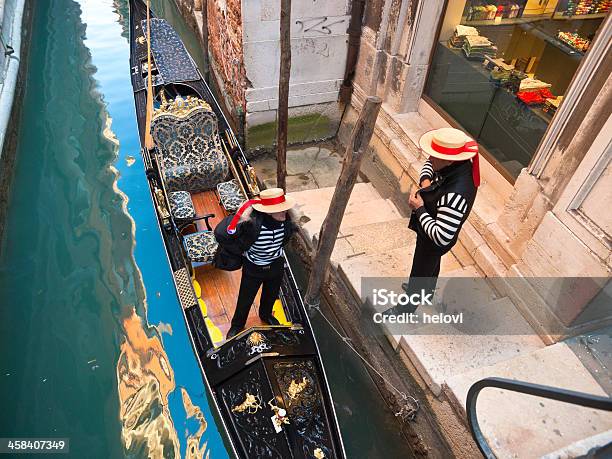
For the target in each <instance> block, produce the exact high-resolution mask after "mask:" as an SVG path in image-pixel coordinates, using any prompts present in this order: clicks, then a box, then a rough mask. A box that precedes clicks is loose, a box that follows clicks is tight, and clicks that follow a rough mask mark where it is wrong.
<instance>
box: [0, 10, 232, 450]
mask: <svg viewBox="0 0 612 459" xmlns="http://www.w3.org/2000/svg"><path fill="white" fill-rule="evenodd" d="M32 4H33V33H32V40H31V44H30V53H29V74H28V77H27V83H26V91H25V97H24V100H23V101H20V102H21V103H22V104H23V111H22V118H21V120H20V121H19V143H18V147H17V154H16V167H15V175H14V179H13V188H12V195H11V199H10V203H9V209H8V218H7V230H6V232H5V238H4V240H3V241H2V252H1V256H0V305H1V306H0V307H1V309H0V311H1V312H0V314H1V320H0V349H1V354H0V394H1V397H2V408H1V413H0V416H1V419H0V437H12V436H19V437H65V438H69V439H70V450H71V454H70V455H71V456H72V457H78V458H110V457H112V458H115V457H118V458H119V457H147V456H156V457H175V456H179V455H180V456H183V457H184V456H185V452H186V448H187V443H188V442H189V444H190V445H193V447H194V449H196V450H197V449H199V452H198V454H196V456H197V457H206V453H208V452H210V457H211V458H222V457H227V453H226V452H225V448H224V445H223V443H222V441H221V437H220V435H219V433H218V431H217V429H216V426H215V424H214V419H213V417H212V415H211V413H210V409H209V407H208V402H207V398H206V394H205V388H204V385H203V382H202V378H201V375H200V370H199V367H198V365H197V362H196V360H195V358H194V355H193V352H192V348H191V345H190V342H189V340H188V337H187V335H186V331H185V325H184V321H183V317H182V314H181V312H180V307H179V306H178V304H177V300H176V295H175V292H174V288H173V285H172V281H171V277H170V271H169V268H168V263H167V260H166V257H165V253H164V251H163V246H162V242H161V238H160V236H159V233H158V229H157V227H156V221H155V218H154V214H153V208H152V206H151V202H150V197H149V194H148V189H147V185H146V180H145V176H144V172H143V165H142V161H141V158H140V155H139V146H138V138H137V131H136V123H135V115H134V103H133V97H132V92H131V86H130V80H129V61H128V58H129V49H128V42H127V34H126V30H125V25H126V16H125V15H126V14H127V4H126V2H125V1H119V2H117V1H116V2H112V1H111V0H87V1H85V0H83V1H82V2H80V3H77V2H74V1H72V0H52V1H46V0H45V1H35V2H32ZM119 13H122V15H123V17H122V15H121V14H119ZM201 419H203V420H204V421H200V420H201ZM204 422H207V425H204ZM204 428H205V430H204ZM63 457H65V456H63Z"/></svg>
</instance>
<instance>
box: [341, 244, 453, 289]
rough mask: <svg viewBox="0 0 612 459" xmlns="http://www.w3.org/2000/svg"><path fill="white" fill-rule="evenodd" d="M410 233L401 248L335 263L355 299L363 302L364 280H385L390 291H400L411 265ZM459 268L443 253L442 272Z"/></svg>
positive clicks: (450, 257)
mask: <svg viewBox="0 0 612 459" xmlns="http://www.w3.org/2000/svg"><path fill="white" fill-rule="evenodd" d="M411 233H412V234H411V236H410V239H409V240H408V241H407V244H406V245H405V246H404V247H399V248H396V249H392V250H388V251H386V252H381V253H374V254H372V255H360V256H356V257H352V258H348V259H345V260H343V261H341V262H339V263H338V267H339V271H340V273H341V275H342V276H343V277H344V278H345V280H346V281H347V283H348V285H350V286H351V287H352V290H353V293H354V295H355V298H358V299H360V300H361V301H365V300H366V296H362V294H361V288H362V279H363V278H364V277H380V278H385V279H387V280H386V283H385V287H386V288H393V290H394V291H396V292H401V284H402V282H405V281H406V279H407V278H408V274H409V273H410V268H411V266H412V256H413V254H414V246H415V241H416V235H415V234H414V233H413V232H411ZM459 268H461V265H460V264H459V262H458V261H457V259H456V258H455V256H454V255H453V254H452V253H447V254H446V255H444V256H443V257H442V267H441V271H442V272H445V271H454V270H456V269H459ZM387 283H388V285H387Z"/></svg>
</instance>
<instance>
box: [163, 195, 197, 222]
mask: <svg viewBox="0 0 612 459" xmlns="http://www.w3.org/2000/svg"><path fill="white" fill-rule="evenodd" d="M168 201H170V212H171V213H172V216H173V217H174V218H181V219H186V218H194V217H195V216H196V211H195V207H193V201H192V200H191V195H190V194H189V192H188V191H173V192H172V193H170V194H168Z"/></svg>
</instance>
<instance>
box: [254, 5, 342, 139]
mask: <svg viewBox="0 0 612 459" xmlns="http://www.w3.org/2000/svg"><path fill="white" fill-rule="evenodd" d="M242 8H243V29H244V65H245V70H246V81H247V86H248V87H247V88H246V91H245V98H246V127H247V129H248V130H249V131H248V132H247V147H248V148H249V149H252V148H256V147H259V146H266V145H265V144H267V145H268V146H269V145H271V142H272V141H273V140H274V137H275V136H274V135H272V136H269V137H267V138H266V139H265V141H264V142H263V144H262V143H261V141H262V139H263V138H262V137H261V135H259V134H258V135H257V136H256V137H252V136H251V137H250V136H249V132H251V129H252V128H254V127H255V126H259V125H266V124H268V125H269V124H270V123H272V128H273V125H274V124H275V121H276V109H277V107H278V78H279V69H280V39H279V37H280V31H279V28H280V24H279V18H280V2H278V1H276V0H243V2H242ZM348 13H349V2H348V1H346V0H303V1H300V2H293V3H292V8H291V78H290V83H289V116H290V117H292V118H294V117H304V116H308V115H310V116H316V115H317V114H321V115H322V117H321V118H319V120H318V125H316V126H313V132H317V133H318V135H313V134H311V135H310V136H306V137H305V138H303V139H302V141H307V140H313V139H316V138H325V137H330V136H333V135H334V134H335V131H336V126H337V124H338V122H339V118H340V114H341V111H340V107H339V106H338V104H337V102H336V101H337V99H338V91H339V89H340V84H341V83H342V78H343V76H344V69H345V63H346V55H347V39H348V36H347V29H348V25H349V19H350V18H349V16H348ZM313 119H314V118H313ZM290 128H291V121H290ZM260 131H261V129H259V130H257V129H256V130H255V131H254V132H258V133H259V132H260ZM270 132H275V130H274V129H271V130H270ZM249 139H251V141H250V140H249ZM255 140H256V143H253V142H252V141H255Z"/></svg>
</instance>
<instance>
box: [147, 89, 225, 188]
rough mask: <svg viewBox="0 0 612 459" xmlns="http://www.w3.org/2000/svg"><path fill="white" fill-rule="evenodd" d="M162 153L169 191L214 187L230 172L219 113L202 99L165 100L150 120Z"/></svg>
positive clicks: (154, 138)
mask: <svg viewBox="0 0 612 459" xmlns="http://www.w3.org/2000/svg"><path fill="white" fill-rule="evenodd" d="M151 134H152V136H153V140H154V141H155V144H156V145H157V147H158V149H159V150H160V152H161V158H162V162H163V164H162V171H163V172H162V173H163V178H164V183H165V185H166V189H167V191H168V192H172V191H189V192H192V193H198V192H201V191H207V190H212V189H214V188H215V186H216V185H217V183H219V182H223V181H224V180H226V179H227V177H228V175H229V163H228V160H227V157H226V156H225V154H224V153H223V150H222V148H223V147H222V146H221V140H220V139H219V133H218V126H217V116H216V115H215V113H214V112H213V111H212V109H211V108H210V106H209V105H208V104H207V103H206V102H204V101H203V100H200V99H197V98H192V97H188V98H187V99H178V100H175V101H173V102H171V103H164V104H162V106H161V107H160V109H158V110H156V112H155V114H154V116H153V120H152V122H151Z"/></svg>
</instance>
